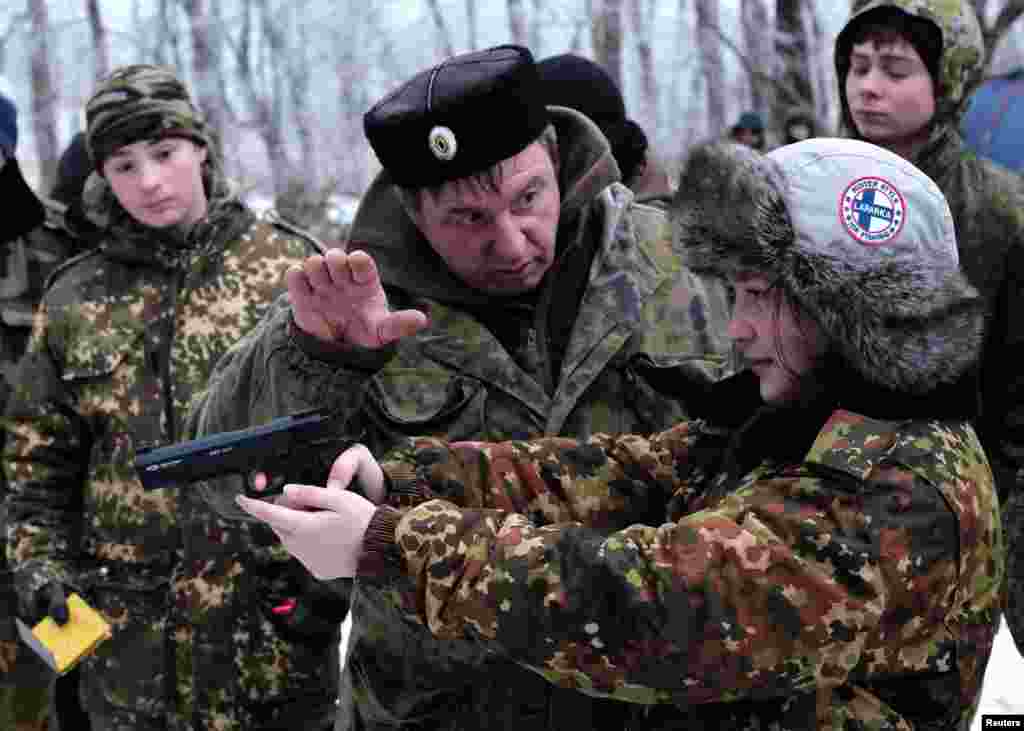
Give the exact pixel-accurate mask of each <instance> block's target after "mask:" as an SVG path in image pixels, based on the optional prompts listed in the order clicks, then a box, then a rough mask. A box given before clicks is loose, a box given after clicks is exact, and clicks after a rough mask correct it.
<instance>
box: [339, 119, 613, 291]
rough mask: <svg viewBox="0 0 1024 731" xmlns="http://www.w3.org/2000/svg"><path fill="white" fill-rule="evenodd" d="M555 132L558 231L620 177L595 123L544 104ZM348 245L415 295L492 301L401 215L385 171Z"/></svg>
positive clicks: (385, 277) (387, 279)
mask: <svg viewBox="0 0 1024 731" xmlns="http://www.w3.org/2000/svg"><path fill="white" fill-rule="evenodd" d="M548 109H549V111H550V113H551V122H552V123H553V124H554V126H555V130H556V132H557V133H558V150H559V157H560V162H561V167H560V169H559V174H558V184H559V190H560V191H561V193H562V207H561V215H560V218H559V224H558V226H559V237H558V239H559V241H562V239H563V237H562V235H561V232H562V231H563V230H564V229H566V228H567V227H570V226H572V223H573V222H574V221H576V220H578V218H579V216H580V213H581V212H582V211H583V210H584V209H585V208H586V207H587V206H588V205H589V204H590V203H591V202H592V201H593V200H594V198H595V197H596V195H597V194H598V192H600V191H601V190H603V189H604V188H606V187H607V186H608V185H610V184H611V183H614V182H616V181H618V180H619V169H618V166H617V165H616V163H615V158H614V157H613V156H612V151H611V146H610V145H609V144H608V141H607V140H606V139H605V137H604V135H602V134H601V131H600V130H599V129H598V128H597V126H596V125H595V124H594V123H593V122H591V121H590V120H589V119H587V118H586V117H584V116H583V115H582V114H579V113H578V112H575V111H573V110H571V109H568V108H565V107H549V108H548ZM348 248H349V249H350V250H351V249H362V250H363V251H366V252H367V253H369V254H370V255H371V256H373V258H374V260H375V261H376V262H377V267H378V269H379V270H380V272H381V278H382V279H383V280H384V283H385V285H387V286H389V287H394V288H397V289H401V290H403V291H405V292H407V293H409V294H410V295H412V296H415V297H426V298H429V299H434V300H437V301H439V302H444V303H446V304H456V305H464V306H472V305H483V304H488V303H491V302H493V297H492V296H490V295H488V294H486V293H484V292H480V291H478V290H476V289H473V288H472V287H469V286H467V285H466V284H465V283H463V282H462V281H461V280H459V279H457V278H456V277H455V276H454V275H453V274H452V273H451V271H450V270H449V269H448V267H447V266H446V265H445V263H444V261H442V259H441V257H439V256H438V255H437V254H436V253H434V250H433V249H432V248H431V247H430V244H428V243H427V240H426V239H425V238H424V237H423V236H422V234H420V232H419V229H417V228H416V226H415V224H414V223H413V222H412V220H411V219H410V218H409V216H408V215H407V214H406V212H405V210H404V209H403V208H402V204H401V202H400V201H399V199H398V196H397V195H395V193H394V188H393V184H392V183H391V178H390V176H389V175H388V173H387V171H382V172H381V173H380V174H379V175H378V176H377V177H376V179H375V180H374V181H373V183H372V184H371V185H370V188H369V189H368V190H367V192H366V194H365V195H364V196H363V199H362V201H361V202H360V204H359V209H358V210H357V211H356V216H355V220H354V221H353V222H352V229H351V233H350V234H349V242H348Z"/></svg>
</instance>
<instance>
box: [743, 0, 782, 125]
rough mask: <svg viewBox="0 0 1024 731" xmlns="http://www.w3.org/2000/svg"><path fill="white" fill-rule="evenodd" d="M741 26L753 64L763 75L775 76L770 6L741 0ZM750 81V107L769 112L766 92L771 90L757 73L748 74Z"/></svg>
mask: <svg viewBox="0 0 1024 731" xmlns="http://www.w3.org/2000/svg"><path fill="white" fill-rule="evenodd" d="M740 27H741V30H742V32H743V51H744V53H745V55H746V57H747V58H748V59H750V60H751V65H752V66H755V67H757V68H758V69H759V70H760V71H761V73H762V74H763V75H769V76H774V69H772V68H770V63H771V59H772V55H771V43H770V41H769V35H768V33H767V32H766V31H767V29H768V28H769V26H768V8H767V7H765V4H764V0H741V5H740ZM747 77H748V80H749V83H750V108H751V109H752V110H754V111H755V112H757V113H758V114H766V113H767V112H768V100H767V96H766V93H765V92H767V91H769V90H768V89H766V88H765V86H764V84H762V83H759V82H760V79H758V78H757V75H756V74H753V73H748V74H747Z"/></svg>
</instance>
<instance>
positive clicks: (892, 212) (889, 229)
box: [839, 176, 907, 246]
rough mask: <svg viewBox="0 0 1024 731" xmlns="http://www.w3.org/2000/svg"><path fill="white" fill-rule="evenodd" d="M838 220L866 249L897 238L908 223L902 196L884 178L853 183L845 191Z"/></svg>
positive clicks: (859, 179)
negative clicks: (840, 220) (906, 222)
mask: <svg viewBox="0 0 1024 731" xmlns="http://www.w3.org/2000/svg"><path fill="white" fill-rule="evenodd" d="M839 209H840V210H839V216H840V218H841V219H842V221H843V226H844V227H845V228H846V232H847V233H848V234H850V236H852V237H853V238H854V239H856V240H857V241H859V242H861V243H862V244H865V245H867V246H881V245H883V244H885V243H887V242H889V241H892V240H893V239H894V238H896V235H897V234H899V232H900V230H901V229H902V228H903V222H904V221H905V220H906V212H907V204H906V200H905V199H904V197H903V195H902V194H901V193H900V192H899V191H898V190H896V188H895V187H893V185H892V184H891V183H889V182H888V181H886V180H883V179H882V178H877V177H873V176H872V177H865V178H858V179H857V180H854V181H853V182H852V183H850V185H848V186H847V188H846V190H845V191H843V195H842V197H841V198H840V204H839Z"/></svg>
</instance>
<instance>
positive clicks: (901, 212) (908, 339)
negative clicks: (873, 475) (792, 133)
mask: <svg viewBox="0 0 1024 731" xmlns="http://www.w3.org/2000/svg"><path fill="white" fill-rule="evenodd" d="M672 214H673V225H674V227H675V232H676V235H677V237H678V241H679V243H680V244H681V245H682V247H683V248H684V250H685V252H686V256H687V257H688V263H689V264H690V265H691V266H692V267H693V268H694V269H696V270H702V271H710V272H712V273H715V274H718V275H720V276H729V275H730V274H731V275H735V274H737V273H739V272H743V271H746V272H749V271H756V272H762V273H765V274H767V275H768V276H769V277H770V278H772V279H775V280H777V281H778V282H779V284H780V285H781V286H782V287H783V288H784V289H785V290H786V291H787V292H788V293H789V294H790V295H792V297H793V298H794V299H795V301H796V302H798V303H799V304H800V306H801V307H802V308H803V309H804V310H805V311H806V312H807V313H808V314H810V315H811V316H812V317H814V318H815V320H816V321H817V322H818V324H819V325H820V326H821V328H822V330H823V331H824V332H825V333H826V335H827V336H828V337H829V338H830V340H831V342H832V344H833V347H834V349H835V350H836V352H837V353H838V354H840V355H841V356H842V357H843V358H844V359H845V360H846V361H847V362H848V363H849V364H850V365H851V366H852V367H854V368H855V369H856V370H857V371H858V372H860V373H861V374H863V376H864V377H865V378H867V379H868V380H869V381H870V382H873V383H876V384H878V385H881V386H885V387H887V388H893V389H898V390H901V391H906V392H909V393H917V394H920V393H927V392H929V391H931V390H933V389H934V388H936V387H937V386H938V385H940V384H947V383H953V382H955V381H957V380H958V379H959V378H960V377H961V376H963V375H964V373H965V372H966V371H967V370H968V369H969V368H971V366H973V365H974V363H975V362H976V359H977V355H978V351H979V349H980V347H981V342H982V334H983V332H982V331H983V302H982V300H981V298H980V296H979V294H978V292H977V291H976V290H975V289H974V288H973V287H971V285H970V284H968V282H967V280H966V279H965V278H964V276H963V275H962V274H961V272H960V267H959V257H958V253H957V246H956V235H955V232H954V228H953V219H952V216H951V214H950V211H949V206H948V204H947V203H946V199H945V198H944V197H943V195H942V193H941V191H940V190H939V189H938V187H937V186H936V185H935V183H934V182H933V181H932V180H931V179H930V178H928V176H926V175H925V174H924V173H922V172H921V171H920V170H918V169H917V168H916V167H914V166H913V165H912V164H911V163H909V162H907V161H906V160H904V159H903V158H901V157H899V156H897V155H895V154H893V153H891V152H888V151H887V150H883V149H882V148H880V147H876V146H874V145H871V144H868V143H866V142H861V141H858V140H839V139H830V138H816V139H813V140H807V141H805V142H800V143H796V144H792V145H787V146H785V147H781V148H778V149H777V150H775V151H773V152H771V153H769V154H767V155H762V154H760V153H758V152H756V151H755V150H752V149H750V148H748V147H744V146H742V145H736V144H732V143H716V144H708V145H702V146H699V147H697V148H696V149H695V150H693V152H692V153H691V154H690V156H689V158H688V160H687V163H686V166H685V167H684V169H683V172H682V174H681V177H680V184H679V189H678V192H677V193H676V196H675V199H674V201H673V206H672Z"/></svg>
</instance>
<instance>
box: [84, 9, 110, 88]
mask: <svg viewBox="0 0 1024 731" xmlns="http://www.w3.org/2000/svg"><path fill="white" fill-rule="evenodd" d="M85 13H86V16H87V17H88V18H89V32H90V33H91V34H92V52H93V75H94V76H95V77H96V78H97V79H102V78H103V77H104V76H106V75H107V74H108V73H109V72H110V45H109V43H108V41H107V27H106V26H105V25H104V24H103V16H102V15H101V14H100V3H99V0H86V1H85Z"/></svg>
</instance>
